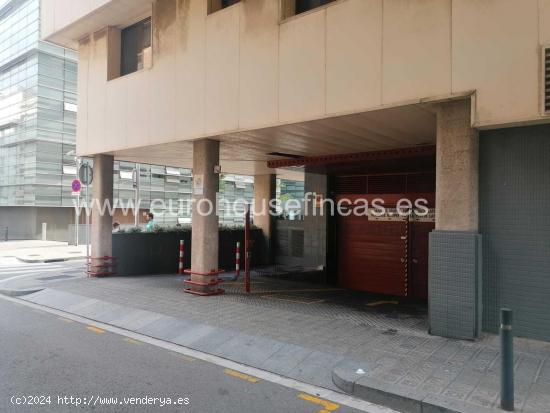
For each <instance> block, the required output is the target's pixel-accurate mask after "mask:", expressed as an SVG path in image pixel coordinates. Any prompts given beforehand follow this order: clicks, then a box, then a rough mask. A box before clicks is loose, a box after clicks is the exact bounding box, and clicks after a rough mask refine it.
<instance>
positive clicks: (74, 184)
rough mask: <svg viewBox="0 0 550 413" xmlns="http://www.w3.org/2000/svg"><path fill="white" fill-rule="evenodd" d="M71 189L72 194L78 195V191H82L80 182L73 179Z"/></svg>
mask: <svg viewBox="0 0 550 413" xmlns="http://www.w3.org/2000/svg"><path fill="white" fill-rule="evenodd" d="M71 189H72V190H73V193H75V194H79V193H80V190H81V189H82V183H81V182H80V180H78V179H75V180H74V181H73V182H72V183H71Z"/></svg>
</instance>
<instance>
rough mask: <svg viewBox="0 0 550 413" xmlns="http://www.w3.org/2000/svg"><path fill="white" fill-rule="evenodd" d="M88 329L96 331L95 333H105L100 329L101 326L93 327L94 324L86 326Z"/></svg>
mask: <svg viewBox="0 0 550 413" xmlns="http://www.w3.org/2000/svg"><path fill="white" fill-rule="evenodd" d="M86 328H87V329H88V330H90V331H92V332H94V333H97V334H103V333H105V330H102V329H101V328H97V327H94V326H88V327H86Z"/></svg>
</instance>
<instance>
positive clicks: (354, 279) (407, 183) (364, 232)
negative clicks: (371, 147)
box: [335, 173, 435, 299]
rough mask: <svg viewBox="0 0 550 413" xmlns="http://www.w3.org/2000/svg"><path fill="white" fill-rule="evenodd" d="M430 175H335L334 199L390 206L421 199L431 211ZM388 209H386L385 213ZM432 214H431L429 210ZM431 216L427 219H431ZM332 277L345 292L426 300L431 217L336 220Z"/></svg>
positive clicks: (390, 215) (356, 217)
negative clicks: (376, 201)
mask: <svg viewBox="0 0 550 413" xmlns="http://www.w3.org/2000/svg"><path fill="white" fill-rule="evenodd" d="M434 191H435V175H434V174H433V173H422V174H388V175H371V176H368V175H366V176H365V175H363V176H358V175H355V176H345V177H338V178H337V181H336V188H335V192H336V195H337V199H338V200H342V199H349V200H351V201H352V202H355V201H356V200H357V199H366V200H368V201H369V202H370V203H372V201H373V199H374V198H380V199H383V200H384V206H385V207H386V208H392V207H393V206H395V205H396V203H397V202H398V200H399V199H402V198H407V199H409V200H411V201H412V202H414V201H415V200H416V199H419V198H423V199H426V200H427V201H428V207H432V206H433V204H434V202H435V199H434ZM388 211H390V210H389V209H388ZM432 213H433V211H432ZM432 218H433V217H432ZM337 228H338V230H337V249H338V277H339V281H340V284H341V285H342V286H343V287H345V288H349V289H353V290H359V291H369V292H374V293H382V294H389V295H396V296H402V297H414V298H420V299H426V298H427V295H428V237H429V233H430V232H431V231H432V230H433V229H434V222H433V219H429V218H428V219H417V218H415V217H411V218H408V217H398V214H397V213H396V211H394V213H393V215H392V213H391V211H390V213H389V214H388V215H387V216H385V217H373V216H372V215H371V216H369V217H367V216H355V215H350V216H339V217H338V224H337Z"/></svg>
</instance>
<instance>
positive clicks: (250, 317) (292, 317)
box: [26, 276, 550, 413]
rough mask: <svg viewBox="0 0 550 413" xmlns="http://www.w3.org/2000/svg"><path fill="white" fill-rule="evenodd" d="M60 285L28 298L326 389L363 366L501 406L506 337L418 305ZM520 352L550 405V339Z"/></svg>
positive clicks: (424, 391) (149, 282)
mask: <svg viewBox="0 0 550 413" xmlns="http://www.w3.org/2000/svg"><path fill="white" fill-rule="evenodd" d="M53 288H54V289H52V288H50V289H47V290H45V291H43V292H40V293H36V294H32V295H30V296H28V297H26V299H28V300H30V301H35V302H38V303H42V304H44V305H49V306H53V307H57V308H60V307H63V306H65V309H66V310H67V311H70V312H74V313H76V314H79V315H83V316H88V317H90V318H93V319H96V320H98V321H103V322H108V323H111V324H114V325H118V326H120V327H123V328H128V329H133V330H135V331H138V332H140V333H143V334H146V335H150V336H153V337H158V338H163V339H166V340H168V341H173V342H175V343H178V344H182V345H186V346H189V347H192V348H196V349H198V350H202V351H205V352H209V353H212V354H216V355H220V356H222V357H226V358H229V359H233V360H235V361H238V362H242V363H245V364H249V365H252V366H254V367H259V368H263V369H266V370H269V371H273V372H275V373H279V374H282V375H286V376H289V377H293V378H296V379H299V380H303V381H306V382H309V383H312V384H316V385H321V386H324V387H330V388H334V384H333V383H332V370H333V369H334V368H336V367H338V366H350V367H349V368H352V367H353V368H355V366H357V367H364V370H365V374H364V375H361V377H360V378H358V380H357V383H360V384H362V385H364V386H371V387H372V388H382V389H385V391H388V390H389V391H391V392H395V393H396V394H406V395H412V396H411V397H421V398H423V397H429V398H430V399H431V400H435V401H436V402H437V400H443V401H445V402H447V403H448V402H456V403H457V404H458V405H459V406H461V408H460V409H457V410H461V411H462V410H463V411H472V412H473V411H480V409H482V408H488V409H491V410H493V409H494V410H495V411H496V407H497V405H498V396H499V395H498V391H499V357H498V356H499V353H498V339H497V337H495V336H486V337H485V338H484V339H483V340H481V341H479V342H466V341H456V340H447V339H443V338H440V337H433V336H430V335H428V334H427V333H426V314H425V310H424V309H422V308H418V307H415V306H403V307H400V308H399V309H398V308H397V307H395V306H394V305H391V304H387V305H380V306H376V305H375V306H372V304H376V303H373V302H372V298H371V297H370V296H367V295H364V294H363V295H362V294H355V293H350V292H347V291H343V290H338V289H331V288H327V287H323V286H319V285H314V284H305V283H297V282H289V281H284V280H276V281H275V280H272V279H270V278H266V277H259V278H256V279H255V280H254V282H253V289H254V294H252V295H251V296H247V295H245V294H243V292H242V288H241V285H240V284H237V283H236V284H228V285H227V286H226V290H227V294H225V295H222V296H218V297H209V298H200V297H195V296H191V295H187V294H184V293H183V285H182V279H181V278H180V277H175V276H162V277H117V278H107V279H86V278H79V279H75V280H67V281H62V282H59V283H57V284H56V285H55V286H54V287H53ZM515 355H516V358H515V369H516V407H517V411H524V412H530V413H531V412H532V413H545V412H550V359H549V357H550V343H542V342H536V341H530V340H523V339H516V353H515ZM436 404H437V403H436ZM441 404H444V403H443V402H442V403H441ZM411 411H414V409H413V410H411Z"/></svg>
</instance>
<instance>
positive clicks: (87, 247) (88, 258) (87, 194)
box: [86, 185, 90, 262]
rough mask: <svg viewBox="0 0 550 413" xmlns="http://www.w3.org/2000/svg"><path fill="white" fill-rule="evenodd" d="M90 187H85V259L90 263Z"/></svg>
mask: <svg viewBox="0 0 550 413" xmlns="http://www.w3.org/2000/svg"><path fill="white" fill-rule="evenodd" d="M89 194H90V185H86V259H87V260H88V262H90V210H89V208H90V196H89Z"/></svg>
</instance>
